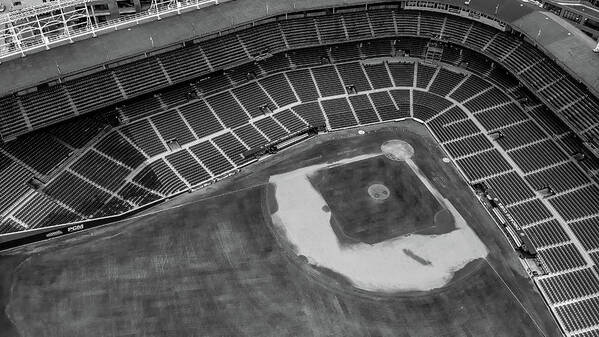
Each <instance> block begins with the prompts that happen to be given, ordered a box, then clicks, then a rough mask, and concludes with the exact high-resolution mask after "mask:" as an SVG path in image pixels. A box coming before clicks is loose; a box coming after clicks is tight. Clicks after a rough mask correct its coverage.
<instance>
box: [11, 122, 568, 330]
mask: <svg viewBox="0 0 599 337" xmlns="http://www.w3.org/2000/svg"><path fill="white" fill-rule="evenodd" d="M395 125H397V124H395ZM366 129H367V130H368V131H372V132H370V133H367V135H365V136H356V135H355V130H354V131H351V130H350V131H346V132H343V133H334V134H330V135H324V136H321V137H319V138H318V139H314V140H312V141H309V142H307V143H305V144H302V145H300V146H297V147H294V148H293V149H290V150H288V151H285V152H283V153H281V154H279V155H276V156H274V157H272V158H271V159H268V160H265V161H263V162H261V163H259V164H257V165H255V166H252V167H250V168H249V169H246V170H244V171H243V172H242V173H241V174H240V175H238V176H237V177H235V178H233V179H230V180H228V181H226V182H223V183H219V184H217V185H215V186H213V187H211V188H210V189H208V190H206V191H201V192H197V193H193V194H189V195H186V196H184V197H183V198H179V199H177V200H174V201H171V202H169V203H167V204H165V205H161V206H160V207H158V208H155V209H153V210H151V211H152V212H156V211H158V213H155V214H152V215H148V216H146V217H141V218H137V219H133V220H129V221H126V222H123V223H119V224H114V225H110V226H107V227H104V228H98V229H94V230H92V231H89V232H85V233H81V234H76V235H72V236H69V237H64V238H59V239H57V240H52V241H48V242H43V243H39V244H35V245H32V246H29V247H25V248H21V249H17V250H14V251H12V252H5V253H3V254H2V255H0V270H1V271H2V277H0V304H1V305H2V306H3V308H2V309H3V310H2V315H3V316H2V318H0V332H1V335H2V336H3V337H4V336H6V337H12V336H32V337H40V336H50V337H54V336H56V337H58V336H60V337H62V336H177V337H179V336H215V337H216V336H277V337H279V336H356V337H363V336H406V337H408V336H411V337H415V336H417V337H427V336H431V337H432V336H434V337H440V336H460V337H462V336H463V337H467V336H505V337H508V336H509V337H513V336H543V335H545V336H557V335H559V332H558V330H557V327H556V325H555V323H554V322H553V320H552V318H551V316H550V314H549V312H548V310H547V309H546V308H545V306H544V304H543V302H542V300H541V298H540V295H539V294H538V293H537V292H536V291H535V290H534V286H533V285H532V283H531V282H530V280H529V279H528V278H526V276H525V275H524V272H523V270H522V268H521V266H520V265H519V263H518V261H517V260H516V258H515V253H514V252H513V251H512V249H511V248H510V246H509V245H508V244H507V242H506V241H505V239H504V237H503V236H502V235H501V234H500V233H499V231H498V230H497V228H496V226H495V225H494V224H493V223H492V222H491V221H490V220H489V218H488V216H487V215H486V213H485V212H484V210H483V209H482V208H481V207H480V206H479V205H478V203H477V202H476V201H475V200H474V199H473V197H472V194H471V193H470V192H469V190H468V189H467V188H466V186H465V184H464V183H463V181H462V180H461V179H460V178H459V176H458V175H457V174H456V172H455V170H454V169H453V168H452V167H451V165H448V164H443V165H441V164H440V163H441V160H440V159H441V157H442V154H441V153H440V152H439V149H438V147H437V146H436V145H435V143H434V141H433V140H432V138H431V137H430V135H428V134H427V132H426V131H425V129H424V128H423V127H422V126H419V125H418V124H415V123H411V122H408V123H401V124H399V125H398V126H397V127H393V128H390V129H388V128H386V127H384V126H377V127H372V128H366ZM374 130H376V132H375V131H374ZM393 138H401V139H405V140H407V141H409V142H410V143H411V144H412V145H413V146H414V148H415V151H416V155H415V157H414V158H413V160H414V161H415V162H416V164H417V165H418V167H419V168H420V169H422V170H423V172H425V174H426V175H427V177H430V178H431V181H432V182H433V183H434V184H435V187H436V188H438V189H439V191H440V192H441V193H443V194H444V195H447V196H448V198H449V199H450V200H451V201H452V203H453V204H454V205H455V206H456V208H457V209H458V210H459V211H460V213H461V214H462V215H463V216H464V218H465V219H466V220H467V221H468V223H469V224H470V225H471V227H472V228H473V230H474V231H475V232H476V233H477V234H478V236H479V237H480V238H481V240H482V241H483V242H484V243H485V245H486V246H487V247H488V248H489V250H490V254H489V256H488V257H487V259H486V260H477V261H474V262H472V263H470V264H469V265H468V266H466V267H465V268H463V269H462V270H460V271H458V273H457V274H456V276H455V277H454V280H453V281H452V282H451V283H450V285H448V286H447V287H444V288H441V289H438V290H435V291H431V292H414V293H405V294H394V295H384V294H379V293H371V292H365V291H359V290H356V289H355V288H353V287H352V286H351V285H350V284H348V283H347V282H343V280H342V279H339V280H335V276H334V275H327V271H319V270H316V269H314V268H312V267H311V266H309V265H308V264H306V262H305V261H302V259H300V258H298V257H297V256H295V255H294V254H291V253H290V251H289V250H288V249H287V247H286V246H285V245H284V244H283V243H282V242H281V240H280V237H281V234H282V233H278V232H276V231H274V230H273V226H272V224H271V223H270V216H269V215H270V210H269V206H273V203H274V202H273V200H270V202H269V201H268V200H267V188H268V184H267V183H266V182H267V181H268V177H269V176H270V175H271V174H273V173H276V172H285V171H288V170H293V169H295V168H297V167H301V166H305V165H311V164H314V163H318V162H326V161H334V160H336V159H338V158H342V157H346V156H353V155H357V154H360V153H367V152H369V151H371V150H373V149H375V148H377V147H378V146H379V145H380V144H381V142H382V141H384V140H386V139H393ZM173 206H177V208H171V207H173ZM160 210H162V211H160ZM499 275H501V278H500V277H499ZM508 286H509V288H508ZM514 295H515V296H514ZM516 297H517V298H518V300H517V299H516ZM541 331H543V333H542V332H541Z"/></svg>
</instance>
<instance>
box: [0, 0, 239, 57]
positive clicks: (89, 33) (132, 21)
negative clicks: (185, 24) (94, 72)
mask: <svg viewBox="0 0 599 337" xmlns="http://www.w3.org/2000/svg"><path fill="white" fill-rule="evenodd" d="M227 1H230V0H153V1H152V3H151V6H150V8H149V9H147V10H145V11H142V12H139V13H135V14H131V15H123V16H119V17H118V18H116V19H112V20H107V21H105V22H98V20H97V18H96V15H95V12H94V7H93V5H92V0H58V1H56V2H52V3H49V4H45V5H41V6H35V7H31V8H26V9H22V10H19V11H14V12H9V13H6V14H3V15H1V16H0V62H1V61H3V60H6V59H11V58H15V57H19V56H21V57H23V56H26V55H27V54H31V53H34V52H37V51H40V50H46V49H50V48H51V47H54V46H58V45H61V44H66V43H71V42H74V41H75V40H81V39H85V38H90V37H95V36H97V35H99V34H104V33H107V32H111V31H115V30H119V29H122V28H126V27H130V26H133V25H138V24H141V23H145V22H149V21H154V20H160V19H161V18H162V17H167V16H171V15H176V14H181V13H182V12H186V11H190V10H194V9H200V8H204V7H208V6H212V5H218V4H219V3H222V2H227Z"/></svg>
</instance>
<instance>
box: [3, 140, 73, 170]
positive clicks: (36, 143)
mask: <svg viewBox="0 0 599 337" xmlns="http://www.w3.org/2000/svg"><path fill="white" fill-rule="evenodd" d="M0 150H3V151H5V152H6V153H7V154H9V155H11V156H13V157H14V158H16V159H17V160H19V161H21V162H23V163H24V164H25V165H27V166H29V167H31V168H32V169H34V170H35V171H37V172H39V173H40V174H48V173H50V172H51V171H52V170H53V169H54V168H56V167H57V166H58V165H59V164H61V163H62V162H64V161H65V160H66V159H67V158H68V157H69V156H70V155H71V153H72V150H71V149H69V148H68V147H66V146H65V145H64V144H63V143H61V142H59V141H58V140H57V139H56V138H54V137H53V136H51V135H50V134H48V133H45V132H38V133H35V134H29V135H25V136H23V137H20V138H18V139H17V140H14V141H11V142H8V143H5V144H0Z"/></svg>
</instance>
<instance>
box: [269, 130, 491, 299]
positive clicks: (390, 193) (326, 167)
mask: <svg viewBox="0 0 599 337" xmlns="http://www.w3.org/2000/svg"><path fill="white" fill-rule="evenodd" d="M413 154H414V149H413V148H412V146H410V144H408V143H407V142H405V141H402V140H390V141H386V142H384V143H383V144H381V147H380V151H378V152H374V153H370V154H363V155H359V156H354V157H351V158H345V159H342V160H339V161H336V162H329V163H324V164H318V165H312V166H308V167H303V168H300V169H297V170H294V171H291V172H286V173H283V174H278V175H275V176H272V177H271V178H270V182H271V183H273V184H274V185H275V187H276V188H274V189H270V190H271V191H275V192H274V193H275V199H276V201H277V204H278V208H277V211H276V212H274V213H273V214H272V218H273V223H274V224H275V226H278V227H280V228H281V229H283V231H279V232H283V233H285V238H286V240H288V241H289V243H290V244H291V245H290V246H291V247H293V249H294V252H295V253H296V254H297V255H298V256H302V257H303V258H305V259H307V261H308V262H309V263H310V264H311V265H312V266H314V267H318V268H317V269H319V270H321V269H323V268H324V269H327V270H328V271H332V272H334V273H337V274H340V275H341V276H342V277H343V278H345V279H347V280H349V282H350V283H351V284H352V285H353V286H355V287H357V288H359V289H362V290H367V291H377V292H401V291H426V290H431V289H435V288H439V287H443V286H445V285H446V284H447V283H448V282H449V281H450V280H451V279H452V277H453V276H454V274H455V273H456V272H457V271H458V270H460V269H461V268H463V267H464V266H465V265H466V264H468V263H469V262H471V261H473V260H475V259H478V258H484V257H485V256H486V255H487V249H486V247H485V245H484V244H483V243H482V242H481V241H480V240H479V239H478V237H477V236H476V234H475V233H474V232H473V231H472V230H471V229H470V227H468V225H467V224H466V222H465V221H464V219H463V218H462V216H461V215H460V214H459V213H458V212H457V211H456V210H455V208H454V207H453V205H451V203H450V202H449V201H448V200H446V199H444V198H443V196H442V195H441V194H440V193H439V192H438V191H437V190H436V188H435V187H434V186H433V185H432V184H431V183H430V182H429V179H428V178H427V177H426V176H425V175H424V174H423V173H422V171H420V170H419V168H418V167H417V165H416V164H415V163H414V162H413V161H412V160H411V157H412V155H413Z"/></svg>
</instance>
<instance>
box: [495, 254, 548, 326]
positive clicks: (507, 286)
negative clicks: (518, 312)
mask: <svg viewBox="0 0 599 337" xmlns="http://www.w3.org/2000/svg"><path fill="white" fill-rule="evenodd" d="M484 260H485V262H487V265H489V267H491V269H492V270H493V272H494V273H495V275H497V277H499V279H500V280H501V282H503V284H504V285H505V286H506V288H507V289H508V290H509V291H510V293H511V294H512V296H514V298H515V299H516V301H518V303H519V304H520V306H521V307H522V309H524V312H526V314H527V315H528V317H530V320H531V321H532V322H533V323H534V324H535V326H536V327H537V330H539V332H540V333H541V335H543V336H545V337H547V335H546V334H545V332H543V330H542V329H541V327H540V326H539V324H538V323H537V321H535V319H534V318H533V317H532V315H531V314H530V312H529V311H528V310H527V309H526V307H525V306H524V304H523V303H522V302H521V301H520V299H519V298H518V296H516V294H515V293H514V292H513V291H512V288H510V286H509V285H508V284H507V282H505V280H504V279H503V277H501V275H500V274H499V273H498V272H497V270H496V269H495V268H494V267H493V266H492V265H491V263H490V262H489V260H487V258H484Z"/></svg>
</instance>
